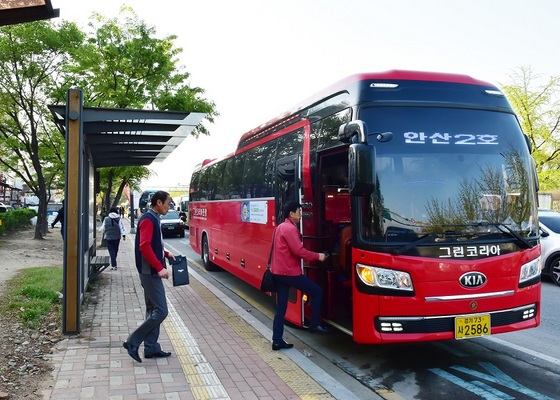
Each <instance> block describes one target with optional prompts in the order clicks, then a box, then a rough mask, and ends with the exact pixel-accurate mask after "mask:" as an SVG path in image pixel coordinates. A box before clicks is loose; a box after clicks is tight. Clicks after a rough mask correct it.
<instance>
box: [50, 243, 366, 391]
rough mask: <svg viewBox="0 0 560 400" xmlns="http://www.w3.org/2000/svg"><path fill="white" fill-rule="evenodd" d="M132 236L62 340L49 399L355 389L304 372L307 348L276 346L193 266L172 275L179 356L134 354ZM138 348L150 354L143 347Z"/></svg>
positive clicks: (136, 306) (168, 345)
mask: <svg viewBox="0 0 560 400" xmlns="http://www.w3.org/2000/svg"><path fill="white" fill-rule="evenodd" d="M133 243H134V235H130V236H127V240H126V242H123V243H121V249H120V251H119V255H118V270H117V271H111V270H109V269H108V270H106V271H104V272H103V273H102V274H101V275H100V277H99V278H98V280H97V281H96V282H94V284H93V285H94V287H95V290H93V291H92V292H88V294H87V300H86V302H85V305H84V306H83V311H82V314H81V321H82V332H81V334H79V335H77V336H72V337H68V338H66V339H65V340H63V341H62V342H60V343H59V344H58V345H57V348H56V351H55V352H54V354H53V356H52V361H53V363H54V372H53V382H52V384H51V385H50V386H49V387H48V388H46V389H44V391H43V397H44V399H53V400H58V399H61V400H62V399H98V400H101V399H109V400H128V399H150V400H157V399H165V400H175V399H177V400H179V399H181V400H182V399H185V400H187V399H196V400H198V399H271V400H272V399H274V400H281V399H300V398H302V399H332V398H345V399H346V398H348V399H352V398H356V397H355V396H354V395H352V393H351V392H350V391H349V390H347V389H345V388H340V387H338V388H337V390H336V391H335V394H333V393H331V391H332V389H329V388H325V387H323V386H321V384H319V383H318V382H317V379H314V378H313V377H312V376H310V375H309V374H307V373H306V372H305V371H306V368H305V365H303V364H304V363H305V362H311V361H306V360H305V357H303V358H304V361H303V362H302V361H298V362H295V361H293V360H292V358H294V357H290V356H288V355H287V354H286V353H284V352H283V351H281V352H273V351H272V350H271V349H270V346H271V344H270V340H269V336H270V333H269V332H266V329H267V328H263V327H262V326H260V327H259V326H255V323H250V321H248V320H247V319H246V318H243V317H242V315H240V314H239V312H236V311H235V310H233V309H232V307H231V305H228V304H226V302H224V301H223V298H221V296H219V294H218V295H217V289H216V288H213V287H212V286H211V285H210V284H208V282H206V281H205V280H204V279H203V278H202V277H201V276H200V275H198V274H197V273H196V272H195V271H194V270H193V268H191V283H190V284H189V285H188V286H181V287H175V288H174V287H172V285H171V282H170V281H166V293H167V297H168V304H169V310H170V313H169V317H168V318H167V319H166V320H165V321H164V323H163V325H162V329H161V334H160V343H161V345H162V348H163V349H164V350H166V351H171V352H172V356H171V357H169V358H163V359H143V362H142V363H137V362H135V361H134V360H132V358H130V356H129V355H128V354H127V352H126V350H125V349H124V348H123V347H122V343H123V341H124V340H126V338H127V337H128V335H129V333H130V332H131V331H132V330H133V329H135V327H137V326H138V325H139V324H141V323H142V320H143V318H144V298H143V291H142V287H141V285H140V280H139V279H138V276H137V272H136V268H135V266H134V250H133ZM98 255H103V250H102V249H101V250H99V251H98ZM263 330H264V331H265V333H266V334H267V335H268V337H267V336H265V335H264V334H263ZM289 352H297V350H296V349H292V350H289ZM139 354H140V356H141V357H143V348H140V351H139ZM293 354H296V353H293ZM296 359H297V357H296ZM311 369H313V368H311ZM327 378H328V377H327ZM331 379H332V378H331ZM320 380H321V382H323V384H324V382H328V381H329V380H328V379H326V378H325V377H322V378H321V379H320ZM325 386H328V385H325ZM334 386H336V384H335V385H334ZM329 390H331V391H329Z"/></svg>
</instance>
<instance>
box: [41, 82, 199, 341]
mask: <svg viewBox="0 0 560 400" xmlns="http://www.w3.org/2000/svg"><path fill="white" fill-rule="evenodd" d="M49 109H50V111H51V113H52V114H53V116H54V120H55V123H56V125H57V126H58V128H59V129H60V131H61V132H62V133H63V135H64V136H65V138H66V171H65V178H66V180H65V182H66V185H65V206H64V208H65V223H64V230H65V232H64V238H65V240H64V261H63V268H64V282H63V294H64V300H63V321H62V325H63V326H62V328H63V332H64V333H66V334H73V333H79V332H80V331H81V327H80V306H81V303H82V300H83V296H84V293H85V289H86V287H87V284H88V281H89V278H90V276H91V272H92V268H91V265H90V264H91V260H92V258H94V257H95V253H96V229H95V217H96V207H95V197H96V193H97V192H98V187H99V174H97V173H96V170H97V168H101V167H125V166H148V165H150V164H151V163H152V162H155V161H163V160H164V159H165V158H166V157H167V156H168V155H169V154H171V152H173V151H174V150H175V149H176V148H177V147H178V146H179V145H180V144H181V143H182V142H183V140H184V139H185V138H186V137H188V136H189V135H190V134H191V133H192V131H193V130H194V129H195V128H196V126H197V125H198V124H200V122H201V121H202V119H203V118H204V116H205V114H204V113H188V112H169V111H154V110H128V109H110V108H95V107H84V106H83V92H82V91H81V90H80V89H70V90H68V92H67V96H66V104H65V105H51V106H49Z"/></svg>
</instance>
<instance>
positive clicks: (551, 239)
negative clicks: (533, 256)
mask: <svg viewBox="0 0 560 400" xmlns="http://www.w3.org/2000/svg"><path fill="white" fill-rule="evenodd" d="M539 226H540V230H541V251H542V253H541V256H542V262H543V270H542V273H543V274H544V275H549V276H550V277H551V278H552V280H553V282H554V283H556V284H557V285H558V286H560V213H558V212H556V211H552V210H539Z"/></svg>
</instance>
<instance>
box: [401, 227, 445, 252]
mask: <svg viewBox="0 0 560 400" xmlns="http://www.w3.org/2000/svg"><path fill="white" fill-rule="evenodd" d="M438 235H440V233H436V232H432V233H428V234H427V235H424V236H422V237H420V238H418V239H417V240H415V241H414V242H410V243H408V244H406V245H404V246H402V247H399V248H398V249H395V250H393V251H392V252H391V254H396V255H398V254H403V253H406V252H407V251H408V250H410V249H413V248H414V247H416V246H418V245H420V244H422V243H426V242H427V241H428V240H430V239H433V238H435V237H436V236H438Z"/></svg>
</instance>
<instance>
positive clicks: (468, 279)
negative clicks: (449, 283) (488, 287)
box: [459, 272, 487, 288]
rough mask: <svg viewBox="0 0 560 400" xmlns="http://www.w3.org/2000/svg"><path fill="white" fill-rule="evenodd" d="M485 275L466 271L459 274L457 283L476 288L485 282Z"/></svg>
mask: <svg viewBox="0 0 560 400" xmlns="http://www.w3.org/2000/svg"><path fill="white" fill-rule="evenodd" d="M486 280H487V279H486V275H484V274H483V273H482V272H467V273H466V274H463V275H461V277H460V278H459V283H460V284H461V286H463V287H466V288H476V287H480V286H482V285H484V284H485V283H486Z"/></svg>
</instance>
